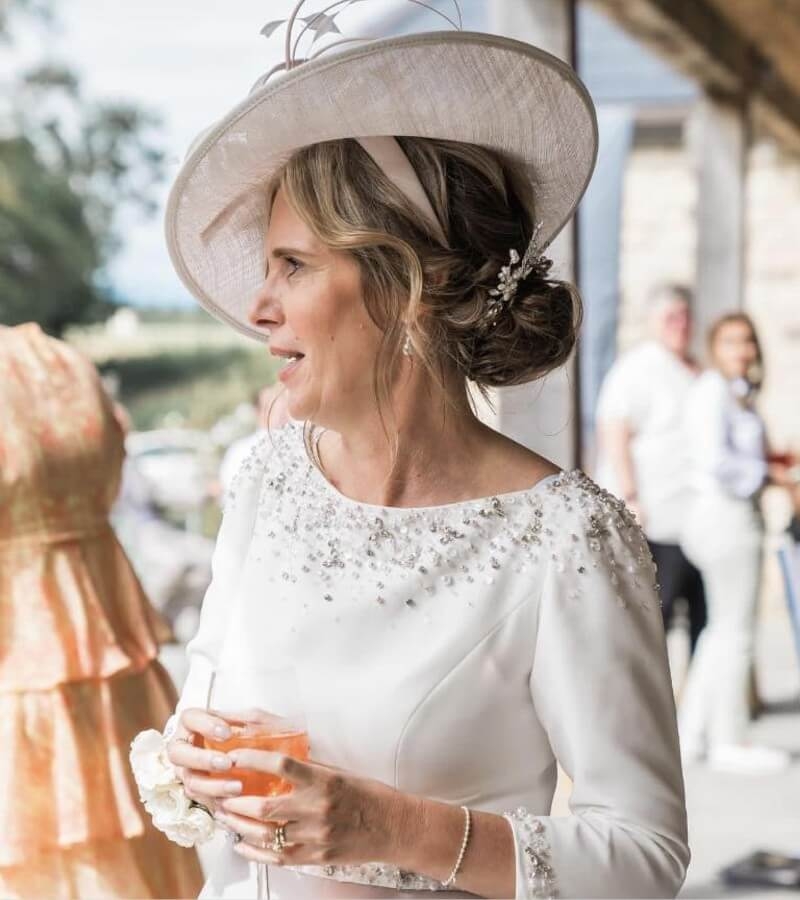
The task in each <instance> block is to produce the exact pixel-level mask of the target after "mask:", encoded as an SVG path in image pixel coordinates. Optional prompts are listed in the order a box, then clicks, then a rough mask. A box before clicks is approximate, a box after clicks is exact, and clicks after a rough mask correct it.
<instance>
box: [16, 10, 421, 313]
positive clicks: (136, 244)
mask: <svg viewBox="0 0 800 900" xmlns="http://www.w3.org/2000/svg"><path fill="white" fill-rule="evenodd" d="M398 3H400V4H401V5H402V4H403V3H404V0H369V2H368V3H358V4H356V5H355V6H354V7H352V9H350V10H348V11H347V12H345V13H344V14H342V16H341V18H340V19H338V20H337V22H338V24H339V25H340V27H341V28H342V29H343V30H346V33H349V34H359V33H363V32H360V31H359V25H360V24H361V23H363V20H364V18H365V15H364V8H365V7H370V9H369V14H370V15H374V14H375V13H376V12H377V13H380V12H382V11H384V10H388V11H391V10H392V9H393V8H397V5H398ZM293 5H294V3H293V0H224V2H219V0H214V2H212V0H135V2H133V3H128V4H124V5H123V4H117V3H111V2H109V0H60V2H58V3H57V4H56V6H57V18H58V22H59V27H58V28H57V30H56V33H55V34H52V35H47V36H44V35H42V33H41V29H35V30H34V29H29V30H27V31H26V30H24V29H23V28H22V26H21V21H20V26H19V27H18V28H17V29H16V32H15V36H16V38H17V41H16V49H15V51H14V54H15V56H14V65H19V64H21V63H22V62H23V61H25V60H27V59H33V58H41V56H42V53H45V54H50V55H51V56H52V57H53V58H56V59H58V58H62V59H65V60H67V61H69V63H70V64H71V65H72V66H73V67H74V68H76V69H77V70H78V71H79V72H80V74H81V76H82V80H83V85H84V89H85V92H86V94H87V95H89V96H91V97H94V98H117V99H126V100H129V101H135V102H137V103H139V104H141V105H143V106H146V107H148V108H150V109H152V110H154V111H155V112H157V113H159V114H160V115H161V117H162V119H163V126H162V128H161V130H160V132H159V134H158V137H159V138H160V140H161V145H162V147H163V148H164V149H165V151H166V154H167V160H168V165H167V178H166V182H165V184H164V187H163V189H162V190H160V192H159V200H160V204H159V211H158V213H157V214H156V216H155V217H154V218H153V219H151V220H149V221H147V222H141V221H139V222H136V221H133V222H126V225H125V230H124V232H123V237H124V242H125V246H124V249H123V251H122V252H121V253H120V255H119V256H118V257H117V258H116V259H115V260H114V262H113V263H112V264H111V267H110V270H109V275H110V279H111V283H112V285H113V287H114V289H115V292H116V293H117V294H118V295H119V296H120V297H121V298H124V299H128V300H130V301H131V302H134V303H138V304H145V305H149V304H157V305H168V306H171V305H177V304H189V303H191V300H190V298H189V295H188V293H187V292H186V290H185V289H184V288H183V286H182V285H181V283H180V281H179V280H178V277H177V276H176V275H175V274H174V272H173V270H172V266H171V264H170V261H169V257H168V256H167V251H166V247H165V244H164V239H163V209H164V205H165V202H166V197H167V193H168V190H169V184H170V183H171V182H172V180H173V178H174V176H175V174H176V172H177V170H178V168H179V165H180V161H181V160H182V159H183V157H184V155H185V153H186V150H187V149H188V147H189V145H190V143H191V142H192V140H193V138H194V137H195V136H196V135H197V134H198V133H199V132H200V131H202V130H203V129H204V128H206V127H207V126H208V125H209V124H211V122H212V121H214V120H215V119H217V118H219V117H220V116H222V115H223V114H224V113H225V112H226V111H227V110H228V109H230V108H231V107H232V106H234V105H235V104H236V103H238V102H239V101H240V100H242V99H244V97H245V96H246V94H247V92H248V91H249V89H250V87H251V86H252V84H253V82H254V81H255V80H256V79H257V78H258V77H259V75H261V74H263V73H264V72H265V71H266V70H267V69H269V68H270V67H271V66H272V65H273V64H274V63H275V62H277V61H279V60H280V59H282V58H283V30H281V31H279V32H277V33H276V34H275V35H273V36H272V38H270V39H269V40H267V39H266V38H264V37H263V36H262V35H261V34H260V33H259V32H260V30H261V28H262V27H263V26H264V25H265V24H266V23H267V22H268V21H270V20H273V19H280V18H283V17H284V16H285V15H286V14H287V12H288V11H289V10H290V9H291V7H292V6H293ZM310 6H311V8H312V11H317V10H318V9H319V8H320V6H319V5H318V4H317V3H314V2H312V3H311V4H310ZM351 29H352V30H351ZM7 59H8V57H7Z"/></svg>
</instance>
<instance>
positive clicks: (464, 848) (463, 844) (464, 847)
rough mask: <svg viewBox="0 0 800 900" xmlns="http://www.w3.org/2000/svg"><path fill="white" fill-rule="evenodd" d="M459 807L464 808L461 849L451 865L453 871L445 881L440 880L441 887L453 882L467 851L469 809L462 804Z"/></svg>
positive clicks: (470, 823) (470, 819) (469, 825)
mask: <svg viewBox="0 0 800 900" xmlns="http://www.w3.org/2000/svg"><path fill="white" fill-rule="evenodd" d="M461 809H463V810H464V839H463V840H462V841H461V849H460V850H459V851H458V859H457V860H456V864H455V865H454V866H453V871H452V872H451V873H450V875H449V876H448V878H447V881H443V882H442V887H443V888H449V887H451V886H452V885H453V884H454V883H455V880H456V876H457V875H458V873H459V872H460V871H461V864H462V863H463V862H464V854H465V853H466V852H467V844H469V836H470V833H471V832H472V816H471V815H470V811H469V809H468V808H467V807H466V806H462V807H461Z"/></svg>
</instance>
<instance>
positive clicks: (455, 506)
mask: <svg viewBox="0 0 800 900" xmlns="http://www.w3.org/2000/svg"><path fill="white" fill-rule="evenodd" d="M308 465H309V467H310V469H311V470H312V477H313V478H315V479H316V480H317V481H318V482H319V483H320V484H321V486H322V487H323V489H324V490H325V491H326V492H327V493H328V494H329V495H330V496H331V497H333V498H334V499H336V500H338V501H340V502H342V503H345V504H349V505H351V506H354V507H358V508H359V509H362V510H364V511H366V512H374V513H376V514H383V515H392V514H394V515H403V514H413V513H417V514H419V513H423V514H424V513H436V512H447V511H448V510H450V511H457V510H459V509H471V508H472V507H473V506H488V505H492V504H495V503H497V502H500V503H504V502H512V503H513V502H515V501H516V500H517V499H519V500H521V499H523V498H525V497H533V496H534V495H535V494H537V493H538V492H539V491H540V490H543V489H544V488H545V487H547V486H548V485H553V486H557V485H558V484H560V483H561V481H562V479H563V478H564V477H565V476H569V475H571V474H573V473H574V472H576V471H577V470H573V472H567V471H565V470H561V471H559V472H554V473H553V474H552V475H545V476H544V478H540V479H539V480H538V481H537V482H536V483H535V484H533V485H531V486H530V487H527V488H522V489H521V490H518V491H505V492H503V493H500V494H490V495H488V496H486V497H471V498H470V499H468V500H456V501H454V502H453V503H440V504H435V505H431V506H382V505H380V504H375V503H364V502H362V501H361V500H354V499H353V498H352V497H348V496H347V494H343V493H342V492H341V491H340V490H339V489H338V488H337V487H336V486H335V485H333V484H331V482H330V481H328V479H327V478H326V477H325V475H324V474H323V473H322V472H321V471H320V470H319V468H317V466H316V465H315V464H314V463H313V462H311V460H309V461H308Z"/></svg>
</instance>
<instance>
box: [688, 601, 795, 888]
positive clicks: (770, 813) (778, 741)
mask: <svg viewBox="0 0 800 900" xmlns="http://www.w3.org/2000/svg"><path fill="white" fill-rule="evenodd" d="M757 653H758V657H757V660H758V679H759V692H760V695H761V697H762V699H763V700H764V701H765V703H766V704H767V709H766V711H765V713H764V714H763V715H762V716H761V717H760V718H759V719H758V721H757V722H756V723H755V724H754V725H753V728H752V739H753V741H754V742H758V743H762V744H766V745H769V746H774V747H782V748H784V749H786V750H789V751H791V752H792V754H793V755H794V763H793V765H792V767H791V769H790V770H789V771H788V772H787V773H784V774H782V775H772V776H768V777H763V776H762V777H752V776H751V777H745V776H733V775H722V774H715V773H713V772H709V771H708V770H707V769H705V768H703V767H700V766H692V767H690V768H689V770H688V771H687V772H686V789H687V799H688V807H689V831H690V843H691V847H692V864H691V866H690V869H689V875H688V877H687V879H686V884H685V885H684V888H683V891H682V892H681V895H680V896H681V897H686V898H689V897H691V898H706V897H740V898H752V900H755V898H762V897H772V898H775V900H778V898H782V897H789V896H791V897H795V898H796V897H797V896H798V892H797V891H781V890H774V889H773V890H768V889H756V888H748V889H739V890H734V889H732V888H730V887H728V886H726V885H724V884H721V883H720V882H719V881H718V880H717V879H716V875H717V872H718V871H719V870H720V869H721V868H722V867H724V866H726V865H728V864H729V863H731V862H733V861H735V860H737V859H740V858H741V857H743V856H745V855H747V854H748V853H750V852H751V851H753V850H759V849H762V850H772V851H778V852H781V853H787V854H790V855H794V856H800V661H799V660H798V659H797V656H796V654H795V652H794V648H793V644H792V639H791V634H790V631H789V623H788V618H787V617H786V616H785V614H784V613H783V610H782V609H781V608H780V607H779V606H777V605H776V606H775V607H774V608H773V609H771V610H769V611H768V614H767V615H766V616H765V617H764V619H763V620H762V623H761V628H760V633H759V640H758V651H757Z"/></svg>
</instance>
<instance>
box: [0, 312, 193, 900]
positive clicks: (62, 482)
mask: <svg viewBox="0 0 800 900" xmlns="http://www.w3.org/2000/svg"><path fill="white" fill-rule="evenodd" d="M123 456H124V442H123V431H122V428H121V426H120V424H118V422H117V419H116V418H115V414H114V410H113V409H112V405H111V402H110V401H109V399H108V398H107V397H106V395H105V394H104V392H103V389H102V387H101V384H100V381H99V379H98V376H97V372H96V371H95V369H94V367H93V366H92V365H91V364H90V363H89V362H88V360H86V359H84V358H83V357H82V356H81V355H80V354H78V353H77V352H76V351H74V350H73V349H72V348H70V347H68V346H67V345H66V344H64V343H62V342H61V341H57V340H55V339H53V338H50V337H47V336H46V335H45V334H43V333H42V331H41V330H40V329H39V328H38V326H36V325H33V324H28V325H21V326H19V327H17V328H4V327H0V722H2V738H1V740H2V753H1V754H0V835H2V838H1V839H0V896H2V897H5V898H9V897H48V898H75V897H105V898H110V897H193V896H196V894H197V892H198V890H199V888H200V884H201V882H202V877H201V872H200V866H199V864H198V860H197V857H196V855H195V852H194V851H192V850H185V849H182V848H180V847H178V846H176V845H175V844H173V843H170V841H168V840H167V839H166V838H165V837H164V835H163V834H160V833H159V832H158V831H156V830H155V829H154V828H153V826H152V824H151V822H150V818H149V817H147V816H145V815H143V812H142V808H141V805H140V803H139V800H138V797H137V790H136V785H135V783H134V781H133V779H132V777H131V775H130V772H129V769H128V766H127V753H128V745H129V744H130V742H131V739H132V738H133V736H134V735H135V734H136V733H137V732H139V731H141V730H142V728H148V727H154V726H155V727H161V726H162V725H163V723H164V721H165V720H166V718H167V716H168V715H169V714H170V712H171V710H172V707H173V705H174V702H175V693H174V688H173V686H172V684H171V682H170V680H169V677H168V676H167V674H166V672H165V671H164V669H163V668H162V667H161V665H160V664H159V663H158V662H157V660H156V656H157V653H158V646H159V643H160V642H161V641H164V640H167V639H169V631H168V629H167V627H166V625H165V624H164V623H163V621H162V620H161V619H160V618H159V617H158V616H157V614H156V613H155V612H154V611H153V609H152V608H151V607H150V605H149V604H148V602H147V600H146V598H145V596H144V594H143V593H142V589H141V587H140V585H139V582H138V581H137V579H136V576H135V575H134V573H133V570H132V569H131V567H130V564H129V563H128V560H127V558H126V557H125V555H124V553H123V551H122V549H121V548H120V546H119V544H118V543H117V540H116V537H115V536H114V532H113V531H112V530H111V527H110V525H109V522H108V512H109V509H110V507H111V504H112V502H113V500H114V498H115V496H116V493H117V489H118V486H119V478H120V471H121V467H122V461H123Z"/></svg>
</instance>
